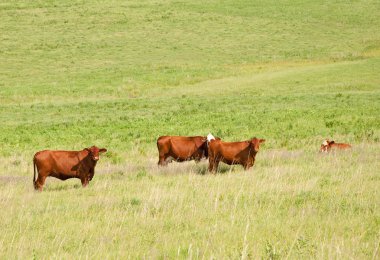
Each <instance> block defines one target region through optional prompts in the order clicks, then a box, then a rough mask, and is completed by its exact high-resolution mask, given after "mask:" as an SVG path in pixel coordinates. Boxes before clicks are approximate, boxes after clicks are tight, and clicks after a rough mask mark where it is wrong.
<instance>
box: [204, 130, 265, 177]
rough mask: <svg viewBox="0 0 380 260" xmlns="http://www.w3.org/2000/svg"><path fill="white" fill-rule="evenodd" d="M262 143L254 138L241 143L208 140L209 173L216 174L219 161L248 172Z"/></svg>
mask: <svg viewBox="0 0 380 260" xmlns="http://www.w3.org/2000/svg"><path fill="white" fill-rule="evenodd" d="M264 142H265V140H264V139H258V138H256V137H254V138H252V139H251V140H248V141H243V142H222V141H220V140H210V142H209V145H208V156H209V168H208V169H209V171H210V172H216V171H217V170H218V165H219V162H220V161H222V162H224V163H226V164H228V165H232V164H240V165H242V166H243V167H244V170H248V169H249V168H251V167H252V166H253V164H254V163H255V157H256V154H257V153H258V152H259V149H260V144H261V143H264Z"/></svg>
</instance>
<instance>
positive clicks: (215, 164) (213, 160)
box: [208, 157, 219, 174]
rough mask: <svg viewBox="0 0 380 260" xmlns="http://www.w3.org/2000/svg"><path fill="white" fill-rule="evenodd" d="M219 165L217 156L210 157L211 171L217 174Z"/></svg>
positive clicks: (209, 167) (209, 168) (209, 166)
mask: <svg viewBox="0 0 380 260" xmlns="http://www.w3.org/2000/svg"><path fill="white" fill-rule="evenodd" d="M218 165H219V159H218V158H217V157H215V158H212V157H209V165H208V170H209V172H211V173H214V174H215V173H216V172H217V170H218Z"/></svg>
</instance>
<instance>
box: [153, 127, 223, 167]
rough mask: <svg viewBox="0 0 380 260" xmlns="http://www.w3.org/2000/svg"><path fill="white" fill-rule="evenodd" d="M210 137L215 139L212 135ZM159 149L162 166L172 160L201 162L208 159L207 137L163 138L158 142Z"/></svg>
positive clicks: (159, 163)
mask: <svg viewBox="0 0 380 260" xmlns="http://www.w3.org/2000/svg"><path fill="white" fill-rule="evenodd" d="M208 136H211V137H212V138H214V137H213V136H212V135H211V134H209V135H208ZM218 139H219V138H218ZM157 148H158V156H159V160H158V165H160V166H165V165H167V164H168V163H169V162H171V161H172V160H175V161H177V162H183V161H190V160H195V161H196V162H199V161H200V160H201V159H202V158H207V157H208V151H207V137H205V136H161V137H159V138H158V140H157Z"/></svg>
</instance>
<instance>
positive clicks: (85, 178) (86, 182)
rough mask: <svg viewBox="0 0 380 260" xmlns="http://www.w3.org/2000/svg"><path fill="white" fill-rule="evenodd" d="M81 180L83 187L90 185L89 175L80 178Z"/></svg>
mask: <svg viewBox="0 0 380 260" xmlns="http://www.w3.org/2000/svg"><path fill="white" fill-rule="evenodd" d="M80 181H81V182H82V187H83V188H84V187H86V186H87V185H88V183H89V180H88V178H87V176H84V177H82V178H81V179H80Z"/></svg>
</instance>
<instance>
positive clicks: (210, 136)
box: [207, 133, 215, 142]
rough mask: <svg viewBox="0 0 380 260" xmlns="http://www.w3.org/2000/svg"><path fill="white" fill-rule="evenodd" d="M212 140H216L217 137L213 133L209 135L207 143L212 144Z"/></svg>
mask: <svg viewBox="0 0 380 260" xmlns="http://www.w3.org/2000/svg"><path fill="white" fill-rule="evenodd" d="M211 140H215V137H214V136H213V135H212V134H211V133H209V134H208V135H207V142H210V141H211Z"/></svg>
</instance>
